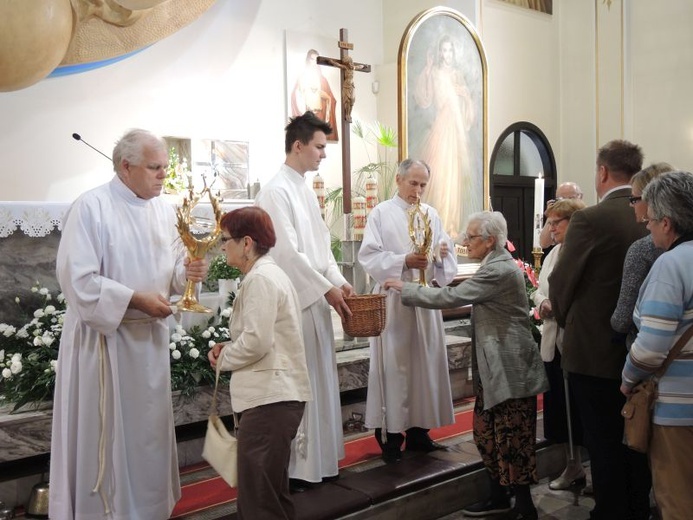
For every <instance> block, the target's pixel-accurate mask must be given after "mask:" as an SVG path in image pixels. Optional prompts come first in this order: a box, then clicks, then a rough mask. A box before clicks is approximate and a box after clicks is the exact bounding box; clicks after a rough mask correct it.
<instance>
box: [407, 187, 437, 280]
mask: <svg viewBox="0 0 693 520" xmlns="http://www.w3.org/2000/svg"><path fill="white" fill-rule="evenodd" d="M408 213H409V238H411V242H412V244H413V246H414V252H415V253H418V254H421V255H426V257H427V258H429V260H430V256H431V242H432V241H433V231H432V230H431V218H430V217H429V216H428V210H426V211H425V212H424V211H423V210H422V209H421V199H419V198H417V200H416V204H415V205H413V206H412V207H411V208H410V209H409V211H408ZM419 284H421V285H426V269H419Z"/></svg>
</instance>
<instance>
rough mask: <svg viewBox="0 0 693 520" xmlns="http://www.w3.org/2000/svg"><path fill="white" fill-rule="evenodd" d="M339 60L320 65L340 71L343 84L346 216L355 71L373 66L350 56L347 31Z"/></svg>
mask: <svg viewBox="0 0 693 520" xmlns="http://www.w3.org/2000/svg"><path fill="white" fill-rule="evenodd" d="M338 45H339V59H338V60H337V59H334V58H326V57H324V56H318V60H317V61H318V64H319V65H328V66H330V67H337V68H339V69H340V77H341V84H342V189H343V191H342V205H343V207H344V215H349V214H350V213H351V158H350V156H349V154H350V141H351V139H350V135H349V126H350V124H351V109H352V108H354V101H355V99H356V98H355V96H354V90H355V89H354V71H355V70H356V71H359V72H370V71H371V66H370V65H366V64H365V63H356V62H354V60H353V58H352V57H351V56H349V50H351V49H353V48H354V45H353V44H352V43H349V33H348V31H347V30H346V29H340V30H339V44H338Z"/></svg>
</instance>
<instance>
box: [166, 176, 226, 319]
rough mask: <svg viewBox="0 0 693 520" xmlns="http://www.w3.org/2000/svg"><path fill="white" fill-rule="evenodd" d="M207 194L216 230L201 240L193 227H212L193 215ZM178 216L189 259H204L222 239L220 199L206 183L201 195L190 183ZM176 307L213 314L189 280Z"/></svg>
mask: <svg viewBox="0 0 693 520" xmlns="http://www.w3.org/2000/svg"><path fill="white" fill-rule="evenodd" d="M205 194H207V195H208V196H209V202H210V203H211V204H212V210H213V211H214V229H213V231H212V232H211V233H209V234H208V235H207V236H206V237H204V238H202V239H199V238H195V237H194V236H193V232H192V228H193V226H198V227H207V228H208V229H209V228H210V227H211V225H210V224H209V223H202V222H198V220H199V221H202V220H203V219H201V218H196V217H194V216H193V215H192V210H193V208H194V207H195V206H196V205H197V203H198V202H199V200H200V198H201V197H203V196H204V195H205ZM176 216H177V217H178V221H177V223H176V228H177V229H178V234H179V235H180V238H181V240H182V241H183V244H185V247H186V248H187V250H188V256H189V258H190V259H191V260H196V259H200V258H204V257H205V255H206V254H207V252H208V251H209V250H210V249H212V248H213V247H214V246H215V245H216V243H217V242H218V241H219V238H220V237H221V217H222V216H223V212H222V210H221V204H220V203H219V199H217V198H216V197H215V196H214V195H213V194H212V190H211V189H210V188H209V187H207V183H206V182H205V187H204V189H203V190H202V191H201V192H200V193H195V191H194V190H193V186H192V183H189V185H188V196H187V197H185V198H184V199H183V204H182V205H181V206H180V207H178V208H176ZM204 220H208V219H204ZM174 305H176V306H177V307H178V310H180V311H184V312H206V313H210V312H213V311H212V309H209V308H207V307H205V306H204V305H202V304H201V303H200V302H198V301H197V298H196V297H195V282H192V281H190V280H188V282H187V284H186V285H185V292H184V293H183V297H182V298H181V299H180V300H178V301H177V302H175V303H174Z"/></svg>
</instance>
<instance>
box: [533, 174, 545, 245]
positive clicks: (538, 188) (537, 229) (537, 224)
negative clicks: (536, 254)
mask: <svg viewBox="0 0 693 520" xmlns="http://www.w3.org/2000/svg"><path fill="white" fill-rule="evenodd" d="M543 214H544V177H543V176H542V174H541V172H539V177H537V178H536V179H534V226H533V234H534V238H533V241H532V247H534V248H535V249H536V248H541V242H540V240H539V237H540V235H541V227H542V222H543V218H542V216H543Z"/></svg>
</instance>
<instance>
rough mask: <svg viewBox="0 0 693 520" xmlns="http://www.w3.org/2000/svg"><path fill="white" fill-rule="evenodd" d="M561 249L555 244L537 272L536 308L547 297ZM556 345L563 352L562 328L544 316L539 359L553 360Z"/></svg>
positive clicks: (534, 294) (534, 295) (533, 297)
mask: <svg viewBox="0 0 693 520" xmlns="http://www.w3.org/2000/svg"><path fill="white" fill-rule="evenodd" d="M560 250H561V244H557V245H556V247H554V248H553V249H552V250H551V251H549V254H548V255H546V258H545V259H544V265H542V266H541V271H540V272H539V282H538V287H537V290H536V291H534V293H532V299H533V300H534V305H536V306H537V309H538V308H539V306H540V305H541V302H543V301H544V300H547V299H548V298H549V275H550V274H551V271H553V268H554V266H555V265H556V262H557V261H558V252H559V251H560ZM556 346H558V350H559V352H563V348H562V347H563V329H562V328H560V327H559V326H558V323H556V320H554V319H553V318H544V323H543V325H542V328H541V346H540V349H539V350H540V351H541V359H542V360H543V361H544V362H545V363H549V362H551V361H553V358H554V356H555V355H556Z"/></svg>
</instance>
